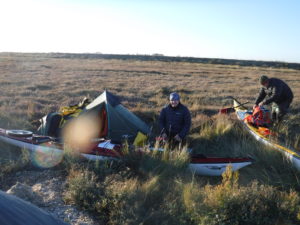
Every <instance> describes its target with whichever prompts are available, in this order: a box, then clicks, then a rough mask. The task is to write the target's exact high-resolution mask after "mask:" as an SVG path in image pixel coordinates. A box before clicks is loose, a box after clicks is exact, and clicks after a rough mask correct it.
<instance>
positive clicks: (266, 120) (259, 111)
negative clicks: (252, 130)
mask: <svg viewBox="0 0 300 225" xmlns="http://www.w3.org/2000/svg"><path fill="white" fill-rule="evenodd" d="M270 118H271V113H270V111H269V110H267V109H265V108H264V107H260V106H257V107H255V109H254V110H253V112H252V115H249V116H247V117H245V119H244V121H246V122H248V123H251V124H253V125H254V126H258V127H268V126H270V125H271V119H270Z"/></svg>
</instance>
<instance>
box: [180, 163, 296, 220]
mask: <svg viewBox="0 0 300 225" xmlns="http://www.w3.org/2000/svg"><path fill="white" fill-rule="evenodd" d="M183 196H184V204H185V206H186V209H187V210H188V212H189V213H190V215H191V218H192V219H193V221H194V222H195V224H231V225H232V224H253V225H259V224H262V225H267V224H270V225H271V224H272V225H273V224H294V223H297V224H298V223H299V222H300V214H299V213H300V198H299V195H298V194H297V193H296V192H295V191H290V192H288V193H287V192H282V191H279V190H278V189H276V188H274V187H272V186H268V185H259V184H258V183H257V182H253V183H252V184H251V185H249V186H247V187H240V186H239V185H238V173H237V172H234V173H233V172H231V171H230V170H229V168H227V171H226V172H225V173H224V174H223V181H222V183H221V184H219V185H216V186H211V185H206V186H205V187H203V188H201V187H200V186H199V185H197V184H195V183H189V184H186V185H185V189H184V194H183Z"/></svg>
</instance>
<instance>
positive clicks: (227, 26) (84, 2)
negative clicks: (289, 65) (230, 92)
mask: <svg viewBox="0 0 300 225" xmlns="http://www.w3.org/2000/svg"><path fill="white" fill-rule="evenodd" d="M299 12H300V1H296V0H294V1H291V0H286V1H284V0H273V1H271V0H198V1H196V0H194V1H193V0H185V1H184V0H181V1H179V0H144V1H143V0H139V1H138V0H122V1H121V0H107V1H104V0H9V1H8V0H0V27H1V35H0V52H7V51H13V52H75V53H81V52H83V53H87V52H90V53H95V52H101V53H114V54H155V53H159V54H164V55H168V56H192V57H208V58H228V59H248V60H271V61H285V62H298V63H300V43H299V42H300V29H299V22H300V13H299Z"/></svg>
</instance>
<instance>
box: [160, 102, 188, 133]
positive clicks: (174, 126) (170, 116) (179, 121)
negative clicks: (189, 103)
mask: <svg viewBox="0 0 300 225" xmlns="http://www.w3.org/2000/svg"><path fill="white" fill-rule="evenodd" d="M159 125H160V128H161V131H163V132H166V133H167V134H169V135H176V134H179V136H180V137H181V138H185V136H186V135H187V134H188V132H189V130H190V127H191V114H190V111H189V110H188V108H187V107H186V106H184V105H182V104H181V103H179V105H178V106H177V107H175V108H173V107H172V106H171V105H170V104H169V105H166V106H165V107H164V108H163V109H162V110H161V112H160V115H159Z"/></svg>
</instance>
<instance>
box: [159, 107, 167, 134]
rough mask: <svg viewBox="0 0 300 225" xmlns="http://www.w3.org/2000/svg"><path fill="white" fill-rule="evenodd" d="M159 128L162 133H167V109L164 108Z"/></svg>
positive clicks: (161, 112) (160, 116)
mask: <svg viewBox="0 0 300 225" xmlns="http://www.w3.org/2000/svg"><path fill="white" fill-rule="evenodd" d="M159 128H160V133H161V132H164V131H166V109H165V108H163V109H162V110H161V111H160V114H159ZM163 130H164V131H163Z"/></svg>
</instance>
